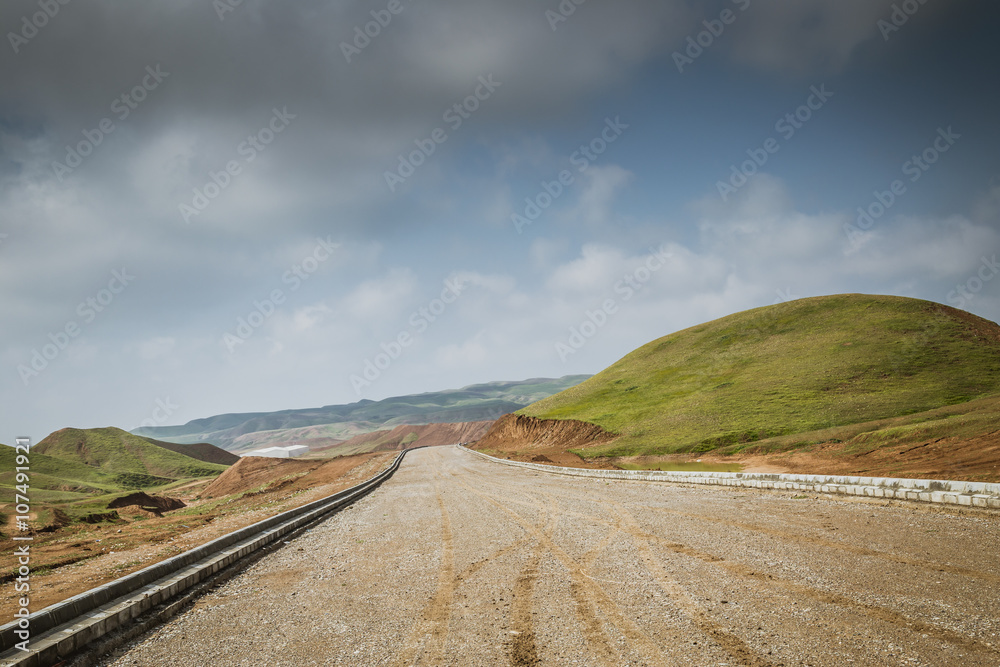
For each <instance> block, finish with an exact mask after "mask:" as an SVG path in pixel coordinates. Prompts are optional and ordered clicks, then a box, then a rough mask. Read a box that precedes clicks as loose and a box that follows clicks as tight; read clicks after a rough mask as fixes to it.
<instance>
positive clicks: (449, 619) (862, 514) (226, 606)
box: [102, 447, 1000, 667]
mask: <svg viewBox="0 0 1000 667" xmlns="http://www.w3.org/2000/svg"><path fill="white" fill-rule="evenodd" d="M997 591H1000V516H998V515H997V514H996V513H988V512H973V511H967V512H964V513H962V512H960V511H957V510H949V511H945V510H940V509H934V508H930V507H927V506H919V505H910V504H897V505H887V504H886V503H885V502H881V503H875V502H868V501H856V500H846V499H844V500H838V499H829V498H817V497H812V496H811V497H801V496H793V495H792V494H790V493H778V492H766V491H757V490H733V489H722V488H711V487H702V488H692V487H683V486H675V485H668V484H662V483H650V482H627V481H608V482H605V481H602V480H597V479H579V478H568V477H562V476H559V475H553V474H543V473H535V472H531V471H526V470H518V469H514V468H510V467H507V466H503V465H498V464H496V463H492V462H489V461H485V460H483V459H480V458H479V457H476V456H474V455H472V454H468V453H466V452H462V451H461V450H458V449H456V448H454V447H447V448H434V449H423V450H418V451H415V452H413V453H411V454H409V455H408V456H407V458H406V460H405V462H404V463H403V465H402V467H401V468H400V470H399V471H398V472H397V473H396V474H395V476H394V477H393V478H392V479H391V480H390V481H388V482H387V483H385V484H384V485H383V486H382V487H381V488H380V489H378V490H377V491H375V492H374V493H373V494H371V495H369V496H368V497H366V498H365V499H364V500H362V501H360V502H358V503H357V504H355V505H354V506H352V507H351V508H349V509H347V510H345V511H343V512H340V513H339V514H336V515H334V516H333V517H331V518H330V519H329V520H327V521H325V522H324V523H322V524H320V525H318V526H317V527H315V528H314V529H312V530H311V531H310V532H309V533H307V534H306V535H304V536H302V537H300V538H298V539H296V540H294V541H292V542H290V543H289V544H287V545H286V546H284V547H283V548H282V549H280V550H279V551H277V552H275V553H274V554H272V555H270V556H267V557H265V558H263V559H261V560H260V561H258V562H257V563H255V564H254V565H253V566H251V567H250V568H248V569H247V570H246V571H245V572H243V573H241V574H240V575H238V576H237V577H235V578H233V579H231V580H230V581H228V582H227V583H225V584H223V585H222V586H220V587H219V588H218V589H216V590H215V591H213V592H211V593H209V594H207V595H205V596H204V597H202V598H200V599H199V601H198V602H197V603H196V604H195V605H194V606H193V607H192V608H191V609H190V610H189V611H187V612H185V613H183V614H182V615H180V616H178V617H176V618H175V619H173V620H172V621H170V622H168V623H167V624H165V625H163V626H161V627H159V628H158V629H156V630H154V631H152V632H151V633H150V634H148V635H146V636H144V637H142V638H140V639H138V640H136V641H135V642H134V643H133V644H131V645H128V646H126V647H123V648H122V649H121V650H120V651H119V652H118V653H116V654H115V655H112V656H108V657H107V658H106V659H105V661H104V662H103V663H102V664H104V665H116V666H126V665H127V666H132V665H151V666H152V665H156V666H158V667H160V666H171V665H177V666H184V667H187V666H189V665H213V666H215V667H224V666H228V665H253V666H257V665H296V666H300V665H387V666H394V667H404V666H410V665H455V666H462V667H467V666H474V665H484V666H487V665H488V666H495V665H513V666H520V665H588V666H589V665H598V666H615V667H617V666H619V665H699V666H702V665H751V666H753V667H759V666H768V665H837V666H843V665H907V666H912V665H934V666H938V665H989V666H990V667H997V666H998V665H1000V596H998V595H997Z"/></svg>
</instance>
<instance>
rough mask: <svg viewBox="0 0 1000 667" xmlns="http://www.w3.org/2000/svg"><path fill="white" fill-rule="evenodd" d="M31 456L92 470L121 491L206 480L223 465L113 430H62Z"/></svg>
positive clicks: (222, 469)
mask: <svg viewBox="0 0 1000 667" xmlns="http://www.w3.org/2000/svg"><path fill="white" fill-rule="evenodd" d="M32 454H33V455H38V454H42V455H46V456H50V457H54V458H58V459H60V460H62V461H65V462H69V463H76V464H81V465H85V466H92V467H94V468H96V469H99V470H100V471H101V472H102V473H105V474H110V475H112V476H113V479H114V482H115V483H116V484H118V485H119V486H122V487H125V488H138V487H140V486H148V485H152V484H157V483H164V482H169V481H171V480H175V479H181V478H188V477H207V476H210V475H217V474H219V473H221V472H223V471H224V470H225V469H226V466H224V465H220V464H217V463H206V462H204V461H199V460H198V459H195V458H192V457H190V456H185V455H184V454H179V453H177V452H173V451H170V450H169V449H165V448H163V447H159V446H157V445H154V444H152V443H151V442H149V441H147V440H146V439H145V438H141V437H139V436H136V435H132V434H131V433H129V432H128V431H123V430H121V429H119V428H114V427H108V428H93V429H77V428H64V429H61V430H59V431H56V432H55V433H52V434H51V435H49V436H48V437H47V438H45V439H44V440H42V441H41V442H39V443H38V444H37V445H35V446H34V447H32Z"/></svg>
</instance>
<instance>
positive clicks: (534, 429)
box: [472, 414, 617, 468]
mask: <svg viewBox="0 0 1000 667" xmlns="http://www.w3.org/2000/svg"><path fill="white" fill-rule="evenodd" d="M616 437H617V436H616V435H615V434H613V433H608V432H607V431H605V430H604V429H603V428H601V427H600V426H597V425H596V424H588V423H587V422H582V421H577V420H575V419H538V418H536V417H526V416H524V415H516V414H509V415H504V416H503V417H501V418H500V419H498V420H496V422H494V423H493V426H492V427H491V428H490V430H489V432H487V433H486V435H484V436H483V437H482V438H480V439H479V440H478V441H477V442H476V443H475V444H474V445H473V446H472V448H473V449H478V450H484V451H489V452H494V453H495V452H499V453H500V454H502V455H504V456H506V457H507V458H509V459H516V460H519V461H536V462H539V463H555V464H556V465H566V466H573V467H576V468H608V467H613V466H610V465H609V464H607V463H604V462H595V461H585V460H584V459H582V458H580V457H579V456H577V455H576V454H573V453H571V452H568V451H566V450H569V449H580V448H583V447H589V446H593V445H597V444H603V443H606V442H610V441H611V440H614V439H615V438H616Z"/></svg>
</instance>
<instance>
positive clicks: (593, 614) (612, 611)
mask: <svg viewBox="0 0 1000 667" xmlns="http://www.w3.org/2000/svg"><path fill="white" fill-rule="evenodd" d="M467 472H472V471H467ZM451 474H452V476H453V477H454V478H455V481H456V483H457V484H459V485H461V486H462V487H464V488H465V489H466V490H468V491H469V492H470V493H472V494H474V495H476V496H479V497H480V498H482V499H483V500H485V501H487V502H489V503H491V504H492V505H494V506H495V507H497V508H498V509H500V510H501V511H503V512H505V513H506V514H508V515H509V516H510V517H511V518H512V519H513V520H514V521H515V522H516V523H518V524H519V525H520V526H521V527H522V528H523V529H524V530H526V531H527V532H529V533H530V534H531V535H532V536H534V537H535V538H536V539H538V541H539V543H540V544H541V545H542V546H543V547H544V548H545V549H546V550H547V551H548V552H549V553H551V554H552V555H553V556H554V557H555V558H556V560H558V561H559V563H560V564H561V565H562V566H563V567H564V568H565V569H566V570H567V571H568V572H569V574H570V577H571V579H572V581H571V583H570V593H571V595H572V596H573V599H574V602H575V606H576V613H577V617H578V618H579V620H580V621H581V622H582V624H583V635H584V638H585V640H586V641H587V644H588V646H590V647H591V649H592V651H593V652H594V654H595V655H594V657H595V658H597V659H598V660H599V661H600V663H601V664H603V665H607V666H608V667H618V666H619V665H621V664H622V663H621V660H620V656H619V655H618V651H617V650H616V649H615V647H614V643H613V642H612V641H611V639H610V638H609V637H608V635H607V633H606V632H605V631H604V628H603V626H602V623H601V620H600V614H601V613H602V612H603V614H604V615H605V616H606V617H607V618H608V620H609V621H610V623H611V624H612V625H614V626H615V627H616V628H617V629H618V631H619V632H621V633H622V635H624V636H625V637H626V638H627V639H629V640H630V641H631V642H632V646H633V648H635V649H641V652H642V653H644V654H645V659H646V660H647V661H649V662H650V664H655V665H663V664H670V663H669V662H668V661H667V659H666V657H665V656H664V655H663V653H662V651H661V650H660V647H659V646H657V644H656V642H654V641H653V640H652V639H651V638H650V637H649V636H648V635H647V634H646V633H645V632H643V631H642V629H641V628H639V626H637V625H636V624H635V623H634V622H633V621H632V620H631V619H630V618H628V617H627V616H626V615H625V614H624V613H623V611H622V609H621V608H620V607H619V606H618V604H617V603H616V602H615V601H614V599H612V598H611V596H610V595H609V594H608V593H607V591H605V590H604V589H603V588H602V587H601V586H600V585H599V584H598V583H597V580H595V579H594V578H592V577H590V576H588V575H587V574H586V572H584V570H583V567H581V565H580V563H579V562H577V561H576V560H575V559H574V558H573V557H572V556H570V555H569V554H568V553H566V551H564V550H563V549H562V548H561V547H560V546H559V545H557V544H555V542H553V541H552V540H551V539H550V538H549V537H548V536H546V535H545V534H544V532H543V531H542V530H540V529H539V528H538V526H536V525H535V524H533V523H532V522H531V521H530V520H528V519H527V518H525V517H523V516H522V515H520V514H518V513H517V512H515V511H514V510H512V509H510V508H509V507H507V506H505V505H504V502H510V501H511V499H510V498H508V497H503V496H501V497H502V499H503V501H504V502H501V501H500V500H497V499H496V498H494V497H493V496H492V495H490V494H487V493H484V492H482V491H480V490H479V489H476V488H474V487H473V486H471V485H469V484H467V483H466V482H465V481H463V480H462V479H461V478H459V476H458V475H457V474H455V473H451ZM475 474H476V475H477V476H480V475H479V473H475ZM537 508H538V509H541V510H542V511H545V508H544V505H543V504H541V503H538V504H537Z"/></svg>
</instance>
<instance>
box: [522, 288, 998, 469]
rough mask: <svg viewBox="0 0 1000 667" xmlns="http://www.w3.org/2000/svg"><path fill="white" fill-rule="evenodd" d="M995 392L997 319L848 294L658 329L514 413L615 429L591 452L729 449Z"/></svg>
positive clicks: (928, 304) (904, 300)
mask: <svg viewBox="0 0 1000 667" xmlns="http://www.w3.org/2000/svg"><path fill="white" fill-rule="evenodd" d="M997 393H1000V326H998V325H997V324H996V323H993V322H990V321H988V320H984V319H982V318H978V317H975V316H973V315H970V314H969V313H966V312H964V311H959V310H956V309H953V308H950V307H948V306H942V305H939V304H935V303H932V302H928V301H921V300H915V299H907V298H902V297H891V296H867V295H858V294H847V295H838V296H830V297H817V298H810V299H801V300H798V301H792V302H788V303H782V304H778V305H774V306H768V307H764V308H758V309H754V310H749V311H745V312H741V313H737V314H735V315H731V316H728V317H724V318H722V319H719V320H715V321H713V322H708V323H706V324H702V325H699V326H696V327H692V328H690V329H686V330H684V331H679V332H677V333H674V334H671V335H669V336H665V337H664V338H660V339H658V340H655V341H653V342H651V343H649V344H647V345H645V346H643V347H641V348H639V349H638V350H635V351H634V352H632V353H631V354H629V355H627V356H626V357H624V358H623V359H621V360H620V361H618V362H616V363H615V364H613V365H612V366H610V367H609V368H607V369H606V370H604V371H603V372H601V373H599V374H598V375H595V376H594V377H592V378H591V379H589V380H587V381H585V382H583V383H582V384H580V385H577V386H576V387H573V388H571V389H568V390H566V391H564V392H562V393H560V394H556V395H554V396H551V397H549V398H547V399H544V400H542V401H539V402H537V403H534V404H532V405H530V406H528V407H527V408H524V409H523V410H521V411H520V414H525V415H530V416H534V417H539V418H548V419H578V420H581V421H586V422H590V423H594V424H598V425H600V426H602V427H603V428H605V429H607V430H609V431H612V432H614V433H618V434H620V435H621V437H620V438H618V439H617V440H615V441H614V442H613V443H609V444H607V445H604V446H598V447H596V448H593V449H588V450H586V452H585V454H586V455H587V456H597V455H634V454H666V453H672V452H683V451H699V452H700V451H709V450H712V449H715V448H718V447H726V448H727V449H728V450H729V451H733V450H734V449H738V448H739V446H740V445H741V444H747V443H752V442H756V441H758V440H761V439H764V438H772V437H775V436H782V435H788V434H796V433H802V432H807V431H815V430H819V429H827V428H832V427H837V426H843V425H847V424H856V423H860V422H867V421H872V420H878V419H885V418H890V417H897V416H901V415H907V414H912V413H917V412H921V411H925V410H930V409H933V408H938V407H941V406H948V405H954V404H958V403H963V402H966V401H970V400H972V399H975V398H978V397H983V396H988V395H991V394H997ZM581 453H584V452H581Z"/></svg>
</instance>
